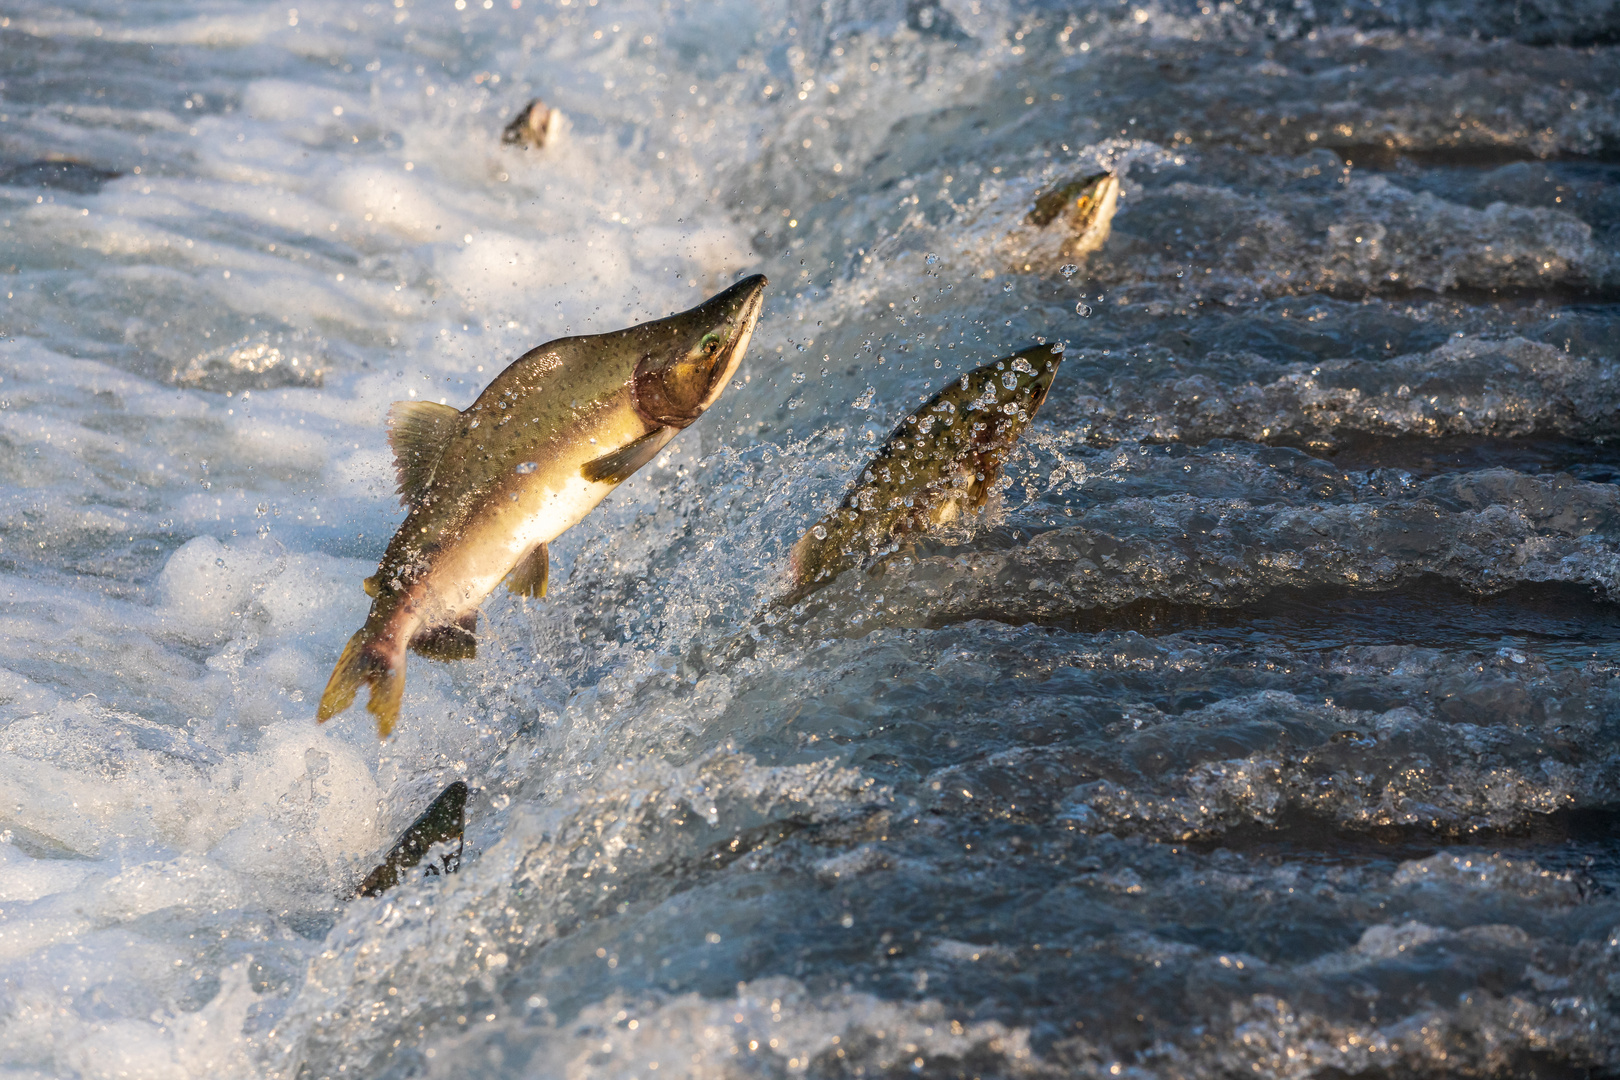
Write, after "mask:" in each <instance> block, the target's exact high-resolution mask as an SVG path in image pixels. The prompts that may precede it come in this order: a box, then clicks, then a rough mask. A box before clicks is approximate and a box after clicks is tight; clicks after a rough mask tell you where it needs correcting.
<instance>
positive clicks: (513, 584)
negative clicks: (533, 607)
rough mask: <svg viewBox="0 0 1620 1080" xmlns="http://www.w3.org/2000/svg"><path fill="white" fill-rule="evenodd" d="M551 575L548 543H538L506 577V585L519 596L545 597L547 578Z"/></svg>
mask: <svg viewBox="0 0 1620 1080" xmlns="http://www.w3.org/2000/svg"><path fill="white" fill-rule="evenodd" d="M550 576H551V556H550V554H549V553H548V552H547V551H546V545H544V544H538V545H536V546H535V549H534V550H533V551H531V552H529V553H528V554H527V555H525V556H523V561H522V562H520V563H518V564H517V565H516V566H514V567H513V568H512V572H511V573H510V574H509V575H507V578H506V587H507V588H508V589H510V590H512V592H514V593H516V594H517V595H519V596H533V597H537V598H540V599H544V598H545V595H546V579H547V578H549V577H550Z"/></svg>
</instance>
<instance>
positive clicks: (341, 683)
mask: <svg viewBox="0 0 1620 1080" xmlns="http://www.w3.org/2000/svg"><path fill="white" fill-rule="evenodd" d="M371 668H372V664H371V658H370V657H369V656H367V655H366V632H365V631H364V630H356V631H355V632H354V636H353V637H351V638H349V643H348V644H347V645H345V646H343V652H342V653H341V654H340V655H339V656H338V662H337V666H336V667H334V668H333V669H332V677H331V678H330V679H328V680H327V681H326V689H325V691H323V692H322V694H321V707H320V709H319V711H317V712H316V714H315V715H316V717H317V718H318V719H319V720H320V721H321V722H322V723H325V722H326V721H328V720H330V719H332V717H334V716H336V715H337V714H338V713H340V712H342V711H343V710H344V709H347V708H348V707H349V706H350V705H353V704H354V694H355V691H356V690H358V689H360V684H361V683H369V682H370V681H371Z"/></svg>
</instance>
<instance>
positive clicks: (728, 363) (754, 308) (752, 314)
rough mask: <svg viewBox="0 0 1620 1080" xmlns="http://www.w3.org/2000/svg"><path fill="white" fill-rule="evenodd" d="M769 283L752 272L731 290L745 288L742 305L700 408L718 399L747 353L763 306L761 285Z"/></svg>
mask: <svg viewBox="0 0 1620 1080" xmlns="http://www.w3.org/2000/svg"><path fill="white" fill-rule="evenodd" d="M768 284H770V281H769V279H767V278H766V277H765V275H764V274H754V275H753V276H752V277H746V278H744V279H743V280H741V281H739V282H737V284H735V285H733V286H732V287H731V288H732V289H733V290H746V295H745V297H744V299H743V308H742V312H741V314H740V317H739V318H738V321H737V332H736V334H734V335H733V336H732V339H731V343H730V347H729V349H728V351H727V352H726V354H725V358H724V359H723V360H721V361H720V362H719V363H717V364H715V366H714V371H715V378H714V382H713V383H711V384H710V389H709V395H708V397H706V398H704V400H703V404H702V405H701V406H700V408H701V409H703V410H707V409H708V408H709V406H711V405H713V404H714V403H715V402H716V401H719V400H720V395H721V394H723V393H724V392H725V389H726V384H728V383H729V382H731V377H732V376H733V375H735V374H736V373H737V368H738V366H739V365H741V364H742V359H743V355H744V354H745V353H747V352H748V342H749V339H751V338H752V337H753V336H754V326H755V325H756V324H757V323H758V322H759V315H760V312H761V311H762V310H764V308H765V286H766V285H768Z"/></svg>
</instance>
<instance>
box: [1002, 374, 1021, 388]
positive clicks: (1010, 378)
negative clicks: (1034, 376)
mask: <svg viewBox="0 0 1620 1080" xmlns="http://www.w3.org/2000/svg"><path fill="white" fill-rule="evenodd" d="M1001 385H1002V386H1005V387H1006V388H1007V389H1008V390H1016V389H1018V376H1017V375H1014V374H1013V373H1012V372H1010V371H1009V372H1006V373H1005V374H1003V375H1002V376H1001Z"/></svg>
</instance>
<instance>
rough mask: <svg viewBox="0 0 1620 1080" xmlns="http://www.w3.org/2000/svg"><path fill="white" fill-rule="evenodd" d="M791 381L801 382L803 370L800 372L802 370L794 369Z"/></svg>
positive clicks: (802, 380)
mask: <svg viewBox="0 0 1620 1080" xmlns="http://www.w3.org/2000/svg"><path fill="white" fill-rule="evenodd" d="M793 381H794V382H796V383H802V382H804V372H802V371H795V372H794V373H793Z"/></svg>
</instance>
